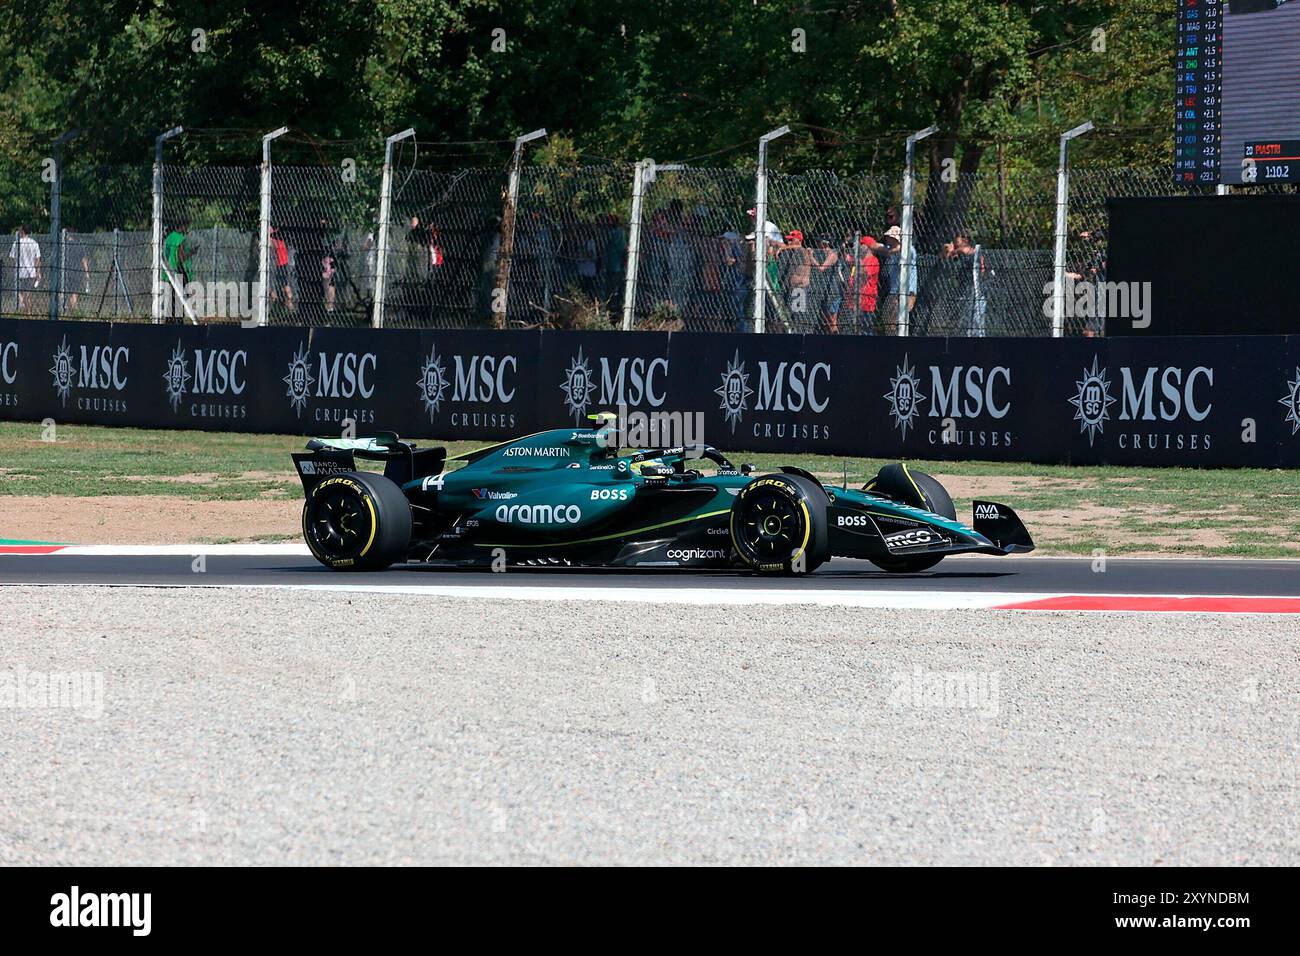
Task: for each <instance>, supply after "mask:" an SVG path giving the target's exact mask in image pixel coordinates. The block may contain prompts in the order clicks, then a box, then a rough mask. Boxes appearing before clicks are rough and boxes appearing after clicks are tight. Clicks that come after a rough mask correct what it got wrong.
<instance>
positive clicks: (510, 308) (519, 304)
mask: <svg viewBox="0 0 1300 956" xmlns="http://www.w3.org/2000/svg"><path fill="white" fill-rule="evenodd" d="M631 188H632V167H631V166H630V165H629V166H579V167H572V168H564V167H554V166H533V167H525V168H524V169H523V170H521V173H520V180H519V203H518V210H517V214H516V216H515V228H514V243H513V252H512V256H511V261H510V283H509V286H508V290H507V291H508V299H507V312H506V317H507V320H508V321H509V323H510V324H511V325H525V326H529V325H539V324H543V323H544V324H547V325H550V326H554V327H560V328H595V329H600V328H605V329H608V328H610V327H611V325H613V324H615V323H616V322H618V321H619V320H620V318H621V315H620V313H619V312H618V304H619V303H620V302H621V301H622V292H623V290H622V289H621V288H619V280H620V278H621V276H622V275H623V270H624V268H625V263H624V261H623V260H624V258H625V257H626V254H627V249H626V242H625V241H621V240H620V235H619V231H620V229H621V226H622V224H623V223H625V222H626V221H627V218H628V208H629V203H630V201H631ZM611 260H613V261H611Z"/></svg>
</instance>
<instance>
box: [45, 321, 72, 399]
mask: <svg viewBox="0 0 1300 956" xmlns="http://www.w3.org/2000/svg"><path fill="white" fill-rule="evenodd" d="M50 374H51V375H53V376H54V390H55V391H56V392H58V394H59V402H60V403H61V404H63V405H67V404H68V395H69V393H71V391H72V380H73V379H74V378H75V377H76V375H77V366H76V363H74V362H73V361H72V348H71V347H70V346H69V345H68V337H67V336H66V335H65V336H64V337H63V341H62V342H60V343H59V347H58V349H56V350H55V352H54V364H53V365H51V366H50Z"/></svg>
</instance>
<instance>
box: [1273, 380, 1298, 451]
mask: <svg viewBox="0 0 1300 956" xmlns="http://www.w3.org/2000/svg"><path fill="white" fill-rule="evenodd" d="M1286 387H1287V394H1286V396H1285V397H1284V398H1283V399H1282V400H1281V401H1279V402H1278V404H1279V405H1283V406H1285V407H1286V423H1287V424H1288V425H1290V426H1291V434H1292V435H1294V434H1295V433H1296V432H1300V368H1297V369H1296V370H1295V380H1294V381H1291V382H1287V383H1286Z"/></svg>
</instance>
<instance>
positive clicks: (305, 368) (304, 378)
mask: <svg viewBox="0 0 1300 956" xmlns="http://www.w3.org/2000/svg"><path fill="white" fill-rule="evenodd" d="M281 381H282V382H284V384H285V385H287V386H289V390H288V391H287V392H285V395H286V396H287V397H288V399H289V404H290V405H292V406H293V410H294V412H296V413H297V414H298V416H299V417H300V418H301V417H302V410H303V409H304V408H306V407H307V400H308V399H309V398H310V397H311V387H312V386H313V385H314V384H316V379H315V378H314V377H312V374H311V359H309V358H308V357H307V345H306V343H300V344H299V345H298V351H297V352H295V353H294V354H293V358H292V359H290V360H289V374H287V375H285V377H284V378H283V379H281Z"/></svg>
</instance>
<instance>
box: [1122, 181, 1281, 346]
mask: <svg viewBox="0 0 1300 956" xmlns="http://www.w3.org/2000/svg"><path fill="white" fill-rule="evenodd" d="M1107 206H1108V209H1109V213H1110V231H1109V233H1108V245H1107V259H1108V261H1107V274H1106V279H1107V281H1108V282H1112V283H1147V282H1149V283H1150V284H1151V285H1150V298H1149V301H1150V303H1151V310H1150V319H1151V322H1150V325H1149V326H1147V327H1145V328H1134V326H1133V322H1132V321H1129V320H1124V319H1119V318H1115V319H1111V320H1109V321H1108V322H1107V323H1106V334H1107V335H1108V336H1116V335H1151V336H1155V335H1167V336H1168V335H1290V334H1297V333H1300V269H1298V268H1297V267H1296V249H1295V246H1294V245H1293V244H1292V242H1291V237H1292V236H1294V235H1296V232H1297V229H1298V228H1300V196H1293V195H1232V196H1187V197H1173V198H1168V197H1167V198H1143V199H1112V200H1110V201H1109V202H1108V203H1107ZM1130 288H1132V287H1131V286H1130Z"/></svg>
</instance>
